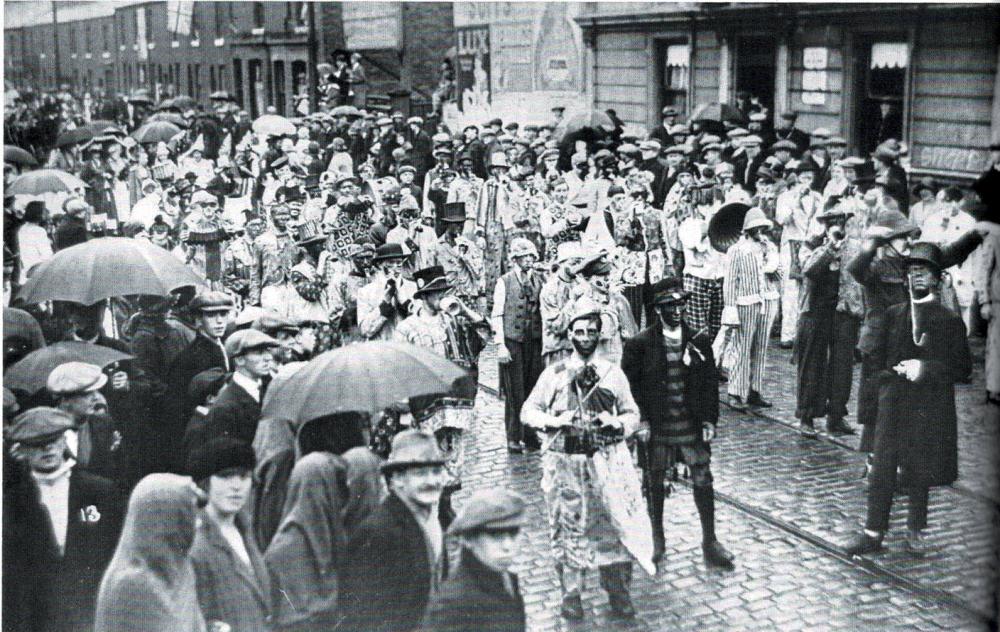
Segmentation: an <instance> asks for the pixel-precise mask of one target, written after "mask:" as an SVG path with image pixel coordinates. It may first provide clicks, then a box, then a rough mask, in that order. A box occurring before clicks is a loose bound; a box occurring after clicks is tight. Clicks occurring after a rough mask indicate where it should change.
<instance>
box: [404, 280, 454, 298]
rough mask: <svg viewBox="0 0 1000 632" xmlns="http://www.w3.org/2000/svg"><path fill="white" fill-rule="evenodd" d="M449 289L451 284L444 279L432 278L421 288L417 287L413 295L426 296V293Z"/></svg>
mask: <svg viewBox="0 0 1000 632" xmlns="http://www.w3.org/2000/svg"><path fill="white" fill-rule="evenodd" d="M450 289H451V284H449V283H448V281H446V280H445V279H440V278H439V279H434V280H433V281H431V282H430V283H428V284H427V285H425V286H424V287H422V288H419V289H417V290H416V291H415V292H414V293H413V296H414V297H415V298H420V297H421V296H426V295H428V294H433V293H434V292H446V291H448V290H450Z"/></svg>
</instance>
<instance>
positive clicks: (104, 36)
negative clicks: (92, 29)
mask: <svg viewBox="0 0 1000 632" xmlns="http://www.w3.org/2000/svg"><path fill="white" fill-rule="evenodd" d="M101 41H102V42H103V43H104V48H103V49H102V50H105V51H109V50H111V25H110V24H102V25H101Z"/></svg>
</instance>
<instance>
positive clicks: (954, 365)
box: [847, 242, 972, 555]
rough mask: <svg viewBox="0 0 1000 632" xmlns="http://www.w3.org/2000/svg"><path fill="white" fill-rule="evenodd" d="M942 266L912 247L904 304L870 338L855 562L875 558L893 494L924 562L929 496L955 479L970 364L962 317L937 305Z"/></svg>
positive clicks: (926, 250) (932, 253)
mask: <svg viewBox="0 0 1000 632" xmlns="http://www.w3.org/2000/svg"><path fill="white" fill-rule="evenodd" d="M945 263H946V261H945V257H944V256H943V255H942V252H941V249H940V248H939V247H937V246H936V245H934V244H930V243H926V242H923V243H917V244H914V245H913V247H912V248H911V249H910V252H909V254H908V255H907V256H906V257H905V259H904V265H905V270H906V282H907V287H908V294H909V300H907V301H905V302H902V303H898V304H896V305H893V306H891V307H889V308H888V309H887V310H886V313H885V317H884V319H883V320H882V321H881V323H880V326H879V327H878V329H877V331H876V332H875V337H876V338H877V341H878V344H876V345H875V351H874V352H873V353H874V359H875V361H876V362H877V366H878V389H879V390H878V412H877V414H878V420H877V422H876V429H875V438H874V451H875V452H874V461H873V464H872V471H871V473H870V474H869V485H868V512H867V519H866V521H865V529H864V532H863V533H861V534H859V536H858V537H857V538H856V539H855V540H854V541H853V542H851V543H850V544H849V545H848V546H847V551H848V553H851V554H854V555H864V554H868V553H876V552H878V551H880V550H881V548H882V539H883V538H884V536H885V532H886V531H887V530H888V528H889V512H890V510H891V508H892V500H893V493H894V492H895V491H896V488H897V486H905V487H906V488H907V495H908V497H909V498H908V500H909V508H908V512H907V519H906V526H907V529H908V533H907V537H906V545H907V548H908V549H909V550H910V551H911V552H912V553H915V554H918V555H919V554H923V553H924V552H925V551H926V548H927V546H926V543H925V541H924V537H923V531H924V529H926V527H927V506H928V494H929V489H930V488H931V487H937V486H940V485H950V484H951V483H953V482H954V481H955V480H956V479H957V478H958V420H957V415H956V412H955V384H956V383H959V382H964V381H967V380H968V379H969V376H970V375H971V373H972V356H971V353H970V351H969V343H968V339H967V337H966V333H965V325H964V323H963V322H962V318H961V316H959V315H957V314H955V313H954V312H952V311H951V310H949V309H948V308H946V307H945V306H943V305H942V304H941V301H940V294H939V293H940V290H941V274H942V271H943V270H944V264H945Z"/></svg>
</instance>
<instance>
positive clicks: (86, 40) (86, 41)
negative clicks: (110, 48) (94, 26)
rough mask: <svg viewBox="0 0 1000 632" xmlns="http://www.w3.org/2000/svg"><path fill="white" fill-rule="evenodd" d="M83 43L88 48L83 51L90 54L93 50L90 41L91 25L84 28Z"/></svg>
mask: <svg viewBox="0 0 1000 632" xmlns="http://www.w3.org/2000/svg"><path fill="white" fill-rule="evenodd" d="M83 42H84V45H85V46H86V48H84V49H83V51H84V52H85V53H89V52H90V51H91V50H93V47H92V46H91V41H90V24H87V25H86V26H84V27H83Z"/></svg>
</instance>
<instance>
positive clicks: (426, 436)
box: [382, 429, 445, 474]
mask: <svg viewBox="0 0 1000 632" xmlns="http://www.w3.org/2000/svg"><path fill="white" fill-rule="evenodd" d="M444 464H445V459H444V455H442V454H441V450H440V449H439V448H438V442H437V439H435V438H434V435H432V434H430V433H429V432H424V431H422V430H413V429H411V430H404V431H402V432H400V433H399V434H397V435H396V436H395V437H394V438H393V440H392V448H391V451H390V452H389V459H388V460H387V461H386V462H385V463H383V464H382V472H383V473H384V474H391V473H392V472H398V471H400V470H405V469H408V468H411V467H426V466H429V465H444Z"/></svg>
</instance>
